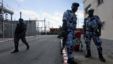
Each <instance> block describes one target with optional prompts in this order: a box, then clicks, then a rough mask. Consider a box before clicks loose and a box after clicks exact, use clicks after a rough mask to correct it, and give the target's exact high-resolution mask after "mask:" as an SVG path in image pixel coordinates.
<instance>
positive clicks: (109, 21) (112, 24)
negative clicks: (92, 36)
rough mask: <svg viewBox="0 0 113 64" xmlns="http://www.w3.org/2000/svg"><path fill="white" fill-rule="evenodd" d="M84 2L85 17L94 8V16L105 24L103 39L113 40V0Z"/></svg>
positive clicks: (87, 0) (88, 0) (85, 0)
mask: <svg viewBox="0 0 113 64" xmlns="http://www.w3.org/2000/svg"><path fill="white" fill-rule="evenodd" d="M83 2H84V10H85V17H87V11H88V9H90V8H93V9H94V10H95V12H94V14H95V15H98V16H99V17H100V19H101V21H104V22H105V24H104V27H103V29H102V36H101V38H103V39H109V40H113V0H84V1H83Z"/></svg>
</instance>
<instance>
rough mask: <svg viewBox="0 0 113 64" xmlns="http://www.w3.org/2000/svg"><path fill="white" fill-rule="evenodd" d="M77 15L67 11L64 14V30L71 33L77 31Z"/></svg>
mask: <svg viewBox="0 0 113 64" xmlns="http://www.w3.org/2000/svg"><path fill="white" fill-rule="evenodd" d="M76 21H77V17H76V15H75V14H74V13H73V12H72V11H71V10H67V11H65V12H64V14H63V26H62V27H63V30H65V31H67V32H70V31H73V30H75V29H76Z"/></svg>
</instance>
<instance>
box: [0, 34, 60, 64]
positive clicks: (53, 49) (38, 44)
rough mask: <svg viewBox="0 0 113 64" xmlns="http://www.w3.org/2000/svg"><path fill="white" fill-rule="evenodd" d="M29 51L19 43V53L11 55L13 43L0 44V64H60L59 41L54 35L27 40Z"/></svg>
mask: <svg viewBox="0 0 113 64" xmlns="http://www.w3.org/2000/svg"><path fill="white" fill-rule="evenodd" d="M27 41H28V42H29V44H30V46H31V47H30V50H28V51H27V50H26V48H25V46H24V45H23V44H22V43H21V42H20V45H19V49H20V52H19V53H16V54H11V53H10V52H11V51H12V50H13V41H7V42H1V43H0V64H62V61H61V59H62V58H61V55H60V52H59V51H60V40H58V39H57V38H56V36H55V35H50V36H47V35H45V36H35V37H31V38H27Z"/></svg>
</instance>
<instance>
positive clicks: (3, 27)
mask: <svg viewBox="0 0 113 64" xmlns="http://www.w3.org/2000/svg"><path fill="white" fill-rule="evenodd" d="M3 7H4V6H3V0H2V8H1V14H2V32H3V33H2V37H3V39H4V16H3V11H4V10H3Z"/></svg>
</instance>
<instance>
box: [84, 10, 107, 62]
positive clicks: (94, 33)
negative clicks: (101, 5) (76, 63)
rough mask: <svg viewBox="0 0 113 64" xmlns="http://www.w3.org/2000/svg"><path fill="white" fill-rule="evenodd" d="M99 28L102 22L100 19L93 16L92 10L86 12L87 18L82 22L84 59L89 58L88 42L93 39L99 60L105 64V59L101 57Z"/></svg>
mask: <svg viewBox="0 0 113 64" xmlns="http://www.w3.org/2000/svg"><path fill="white" fill-rule="evenodd" d="M101 27H102V22H101V21H100V18H99V17H98V16H96V15H94V9H90V10H89V11H88V17H87V18H85V21H84V32H85V34H84V36H85V43H86V50H87V54H86V56H85V57H86V58H89V57H91V51H90V42H91V39H93V41H94V43H95V45H96V46H97V50H98V55H99V59H100V60H101V61H103V62H105V59H104V57H103V55H102V47H101V44H102V41H101V40H100V36H101Z"/></svg>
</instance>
